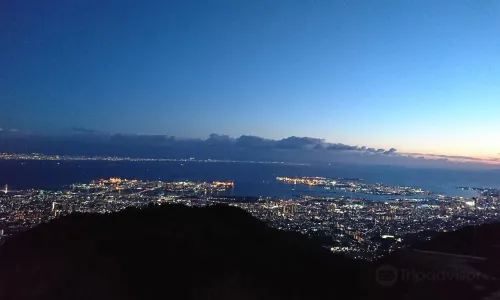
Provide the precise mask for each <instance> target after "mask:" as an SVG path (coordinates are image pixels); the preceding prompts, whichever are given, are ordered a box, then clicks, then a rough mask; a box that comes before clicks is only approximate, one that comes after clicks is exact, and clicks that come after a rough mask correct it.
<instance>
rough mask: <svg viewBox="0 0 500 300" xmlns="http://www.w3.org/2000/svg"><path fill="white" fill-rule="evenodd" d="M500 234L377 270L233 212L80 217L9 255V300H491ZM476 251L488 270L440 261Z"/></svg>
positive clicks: (1, 277) (450, 237)
mask: <svg viewBox="0 0 500 300" xmlns="http://www.w3.org/2000/svg"><path fill="white" fill-rule="evenodd" d="M483 231H484V232H485V233H484V234H483V233H482V232H483ZM479 232H481V233H479ZM499 233H500V225H498V224H497V225H488V226H486V227H479V228H477V229H476V230H474V229H470V228H465V229H463V230H460V231H457V232H454V233H445V234H443V235H440V236H438V237H437V238H436V239H435V240H433V241H431V242H430V243H425V244H422V245H418V246H417V248H418V249H420V250H425V251H431V253H428V252H421V251H420V252H419V251H414V250H411V249H409V250H401V251H398V252H396V253H394V254H392V255H390V256H388V257H386V258H385V259H383V260H381V261H378V262H375V263H367V262H363V261H355V260H351V259H348V258H345V257H342V256H336V255H333V254H331V253H330V252H329V251H328V250H326V249H324V248H322V247H320V246H319V245H316V244H314V243H313V242H312V241H311V240H310V239H308V238H306V237H304V236H302V235H300V234H296V233H289V232H283V231H278V230H275V229H272V228H269V227H268V226H266V225H265V224H264V223H263V222H261V221H259V220H257V219H255V218H253V217H252V216H251V215H249V214H248V213H246V212H245V211H243V210H240V209H238V208H234V207H229V206H211V207H206V208H190V207H186V206H182V205H165V206H161V207H150V208H147V209H142V210H139V209H128V210H125V211H122V212H119V213H113V214H108V215H97V214H73V215H70V216H67V217H63V218H59V219H57V220H54V221H52V222H50V223H48V224H42V225H40V226H38V227H36V228H33V229H31V230H29V231H27V232H24V233H22V234H20V235H18V236H16V237H13V238H11V239H9V240H8V241H7V242H6V243H5V244H4V245H3V246H2V247H0V299H1V300H14V299H16V300H17V299H20V300H45V299H47V300H48V299H50V300H58V299H91V300H100V299H106V300H113V299H231V300H232V299H407V300H410V299H426V300H428V299H440V300H444V299H453V300H456V299H486V298H485V297H487V296H489V295H491V294H492V293H494V292H495V291H496V290H498V289H499V288H500V286H498V281H497V280H496V279H495V278H494V277H495V276H496V271H497V269H499V268H498V264H497V262H498V260H497V258H498V257H499V256H500V255H499V254H498V251H497V250H498V249H497V248H496V243H497V239H498V238H499ZM471 236H472V237H471ZM474 236H475V238H474ZM493 236H494V238H493ZM471 238H472V239H473V240H471ZM478 239H480V240H481V241H478ZM471 241H475V243H476V244H475V245H476V248H472V249H473V250H474V251H477V252H478V254H477V255H479V254H481V255H482V256H481V259H479V260H478V259H466V258H462V257H460V256H450V255H442V254H439V253H438V254H435V253H433V252H436V251H437V252H445V253H454V251H455V250H457V251H458V252H459V253H458V254H469V253H467V252H463V251H462V252H460V251H459V250H460V249H469V248H470V244H471V243H472V242H471ZM464 251H466V250H464ZM380 271H382V272H380ZM443 272H447V273H443ZM464 272H465V273H466V274H467V272H469V274H473V275H474V276H476V274H477V276H476V277H473V278H461V277H453V276H455V275H456V274H463V273H464ZM479 273H481V275H479ZM446 274H449V275H446ZM483 275H485V276H486V277H487V278H486V279H485V278H483V277H481V276H483ZM422 276H423V277H422Z"/></svg>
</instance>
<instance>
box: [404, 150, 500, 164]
mask: <svg viewBox="0 0 500 300" xmlns="http://www.w3.org/2000/svg"><path fill="white" fill-rule="evenodd" d="M405 154H407V155H408V156H410V157H418V158H424V159H428V160H440V161H449V162H454V163H481V164H497V163H499V162H500V159H498V158H494V157H473V156H463V155H442V154H427V153H405Z"/></svg>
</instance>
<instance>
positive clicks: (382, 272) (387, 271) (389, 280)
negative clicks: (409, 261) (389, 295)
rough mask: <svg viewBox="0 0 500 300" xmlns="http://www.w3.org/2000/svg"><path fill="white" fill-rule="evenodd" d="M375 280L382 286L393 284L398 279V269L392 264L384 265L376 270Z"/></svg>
mask: <svg viewBox="0 0 500 300" xmlns="http://www.w3.org/2000/svg"><path fill="white" fill-rule="evenodd" d="M375 280H376V281H377V283H378V284H380V285H381V286H386V287H390V286H393V285H394V284H395V283H396V281H397V280H398V270H396V268H394V267H393V266H391V265H382V266H380V267H378V268H377V271H376V272H375Z"/></svg>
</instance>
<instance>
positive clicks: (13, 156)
mask: <svg viewBox="0 0 500 300" xmlns="http://www.w3.org/2000/svg"><path fill="white" fill-rule="evenodd" d="M0 160H15V161H32V160H35V161H114V162H122V161H128V162H203V163H253V164H283V165H299V166H304V165H308V164H304V163H292V162H282V161H253V160H231V159H210V158H208V159H196V158H194V157H190V158H138V157H121V156H85V155H47V154H41V153H29V154H23V153H0Z"/></svg>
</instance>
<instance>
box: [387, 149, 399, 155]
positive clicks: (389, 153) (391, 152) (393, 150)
mask: <svg viewBox="0 0 500 300" xmlns="http://www.w3.org/2000/svg"><path fill="white" fill-rule="evenodd" d="M396 151H397V150H396V148H391V149H389V150H387V151H385V152H384V154H386V155H391V154H394V153H396Z"/></svg>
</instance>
